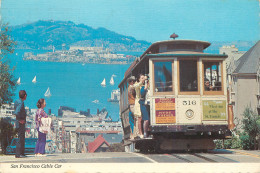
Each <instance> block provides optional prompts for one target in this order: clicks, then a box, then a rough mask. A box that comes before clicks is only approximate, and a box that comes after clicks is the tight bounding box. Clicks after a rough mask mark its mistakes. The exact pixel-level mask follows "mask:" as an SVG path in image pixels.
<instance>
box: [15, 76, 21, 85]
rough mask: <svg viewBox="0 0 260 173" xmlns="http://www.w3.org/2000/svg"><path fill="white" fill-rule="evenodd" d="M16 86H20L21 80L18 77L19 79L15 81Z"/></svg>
mask: <svg viewBox="0 0 260 173" xmlns="http://www.w3.org/2000/svg"><path fill="white" fill-rule="evenodd" d="M16 83H17V85H20V84H21V78H20V77H19V79H18V80H17V82H16Z"/></svg>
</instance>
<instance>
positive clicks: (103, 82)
mask: <svg viewBox="0 0 260 173" xmlns="http://www.w3.org/2000/svg"><path fill="white" fill-rule="evenodd" d="M101 86H106V79H105V78H104V80H103V81H102V82H101Z"/></svg>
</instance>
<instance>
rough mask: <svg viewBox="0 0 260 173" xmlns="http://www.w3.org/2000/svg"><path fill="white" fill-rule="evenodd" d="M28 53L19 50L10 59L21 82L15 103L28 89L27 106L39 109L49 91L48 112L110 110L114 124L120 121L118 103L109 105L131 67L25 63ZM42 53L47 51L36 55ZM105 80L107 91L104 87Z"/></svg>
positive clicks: (93, 112) (109, 113) (94, 112)
mask: <svg viewBox="0 0 260 173" xmlns="http://www.w3.org/2000/svg"><path fill="white" fill-rule="evenodd" d="M24 52H26V51H24V50H17V51H16V52H15V53H14V54H12V55H11V56H10V59H11V65H12V66H16V69H15V72H14V75H15V77H16V78H17V79H18V78H19V77H20V78H21V84H20V85H18V86H17V89H16V92H15V97H14V100H15V99H18V98H19V94H18V92H19V90H22V89H24V90H26V92H27V94H28V97H27V100H26V101H25V106H28V107H29V108H30V109H36V103H37V101H38V99H40V98H45V97H44V93H45V92H46V90H47V88H48V87H49V88H50V92H51V95H52V96H51V97H49V98H45V99H46V102H47V106H46V108H45V109H46V111H48V109H51V111H52V113H54V114H55V115H57V114H58V109H59V107H60V106H69V107H72V108H75V109H76V111H77V112H79V111H87V109H90V113H91V114H96V112H97V109H99V110H101V109H103V108H106V109H107V111H108V116H110V117H111V118H112V120H113V121H117V120H118V119H119V105H118V103H111V102H108V101H107V99H108V98H110V97H111V91H112V90H114V89H118V84H119V83H120V81H121V80H122V79H123V77H124V72H125V71H126V70H127V68H128V67H129V64H122V65H121V64H80V63H59V62H40V61H24V60H23V54H24ZM40 52H44V51H34V53H40ZM45 52H46V51H45ZM112 75H114V82H115V84H114V85H113V86H112V85H110V84H109V80H110V78H111V76H112ZM34 76H36V77H37V82H36V83H33V82H32V80H33V78H34ZM104 78H105V79H106V82H107V85H106V87H102V86H101V85H100V83H101V82H102V80H103V79H104ZM94 100H99V103H94V102H93V101H94Z"/></svg>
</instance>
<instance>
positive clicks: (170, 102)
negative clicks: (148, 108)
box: [155, 98, 176, 124]
mask: <svg viewBox="0 0 260 173" xmlns="http://www.w3.org/2000/svg"><path fill="white" fill-rule="evenodd" d="M155 115H156V124H170V123H176V117H175V98H156V99H155Z"/></svg>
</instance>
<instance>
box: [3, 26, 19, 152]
mask: <svg viewBox="0 0 260 173" xmlns="http://www.w3.org/2000/svg"><path fill="white" fill-rule="evenodd" d="M15 44H16V43H15V42H14V41H13V40H12V39H11V37H10V35H9V29H8V25H7V24H4V25H3V24H2V23H0V106H2V104H5V103H11V102H12V101H13V96H14V91H15V89H16V85H15V77H14V75H13V71H14V68H12V67H11V66H10V60H9V59H8V55H10V54H12V53H13V52H14V46H15ZM6 120H7V119H6V118H5V119H1V121H0V127H1V128H0V129H1V133H0V144H1V147H2V149H3V151H5V149H6V146H7V145H8V143H9V142H10V139H11V138H12V136H14V134H15V131H14V130H13V127H12V125H11V124H10V123H8V122H7V121H6Z"/></svg>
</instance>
